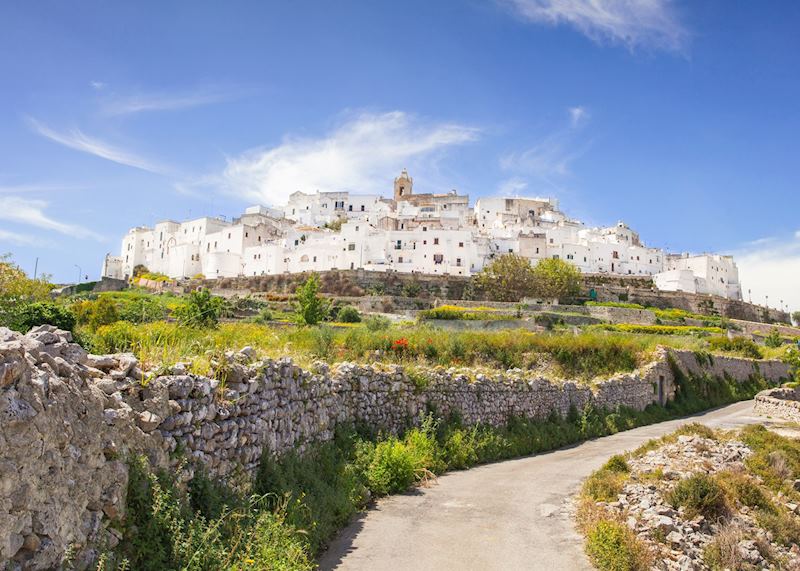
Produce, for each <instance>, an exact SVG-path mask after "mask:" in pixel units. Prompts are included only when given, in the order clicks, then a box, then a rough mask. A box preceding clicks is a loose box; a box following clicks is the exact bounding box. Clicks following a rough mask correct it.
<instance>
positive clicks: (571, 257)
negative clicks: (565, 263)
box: [567, 254, 575, 260]
mask: <svg viewBox="0 0 800 571" xmlns="http://www.w3.org/2000/svg"><path fill="white" fill-rule="evenodd" d="M567 259H568V260H574V259H575V257H574V256H573V255H572V254H567Z"/></svg>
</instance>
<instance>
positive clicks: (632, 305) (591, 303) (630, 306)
mask: <svg viewBox="0 0 800 571" xmlns="http://www.w3.org/2000/svg"><path fill="white" fill-rule="evenodd" d="M584 305H588V306H593V307H619V308H621V309H645V307H644V306H643V305H639V304H638V303H625V302H622V301H587V302H586V303H584Z"/></svg>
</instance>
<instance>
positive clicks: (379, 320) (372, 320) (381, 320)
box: [364, 315, 392, 331]
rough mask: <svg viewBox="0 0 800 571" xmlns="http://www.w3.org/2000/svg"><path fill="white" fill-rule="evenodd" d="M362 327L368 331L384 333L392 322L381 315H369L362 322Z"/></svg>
mask: <svg viewBox="0 0 800 571" xmlns="http://www.w3.org/2000/svg"><path fill="white" fill-rule="evenodd" d="M364 325H366V326H367V329H369V330H370V331H385V330H386V329H389V327H391V325H392V321H391V319H389V318H388V317H384V316H383V315H370V316H369V317H367V318H366V319H365V320H364Z"/></svg>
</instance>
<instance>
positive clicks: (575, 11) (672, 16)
mask: <svg viewBox="0 0 800 571" xmlns="http://www.w3.org/2000/svg"><path fill="white" fill-rule="evenodd" d="M499 1H500V2H501V3H502V4H504V5H506V6H508V7H509V8H510V9H511V10H512V11H513V12H514V13H515V14H516V15H517V16H518V17H520V18H522V19H523V20H525V21H529V22H534V23H538V24H547V25H552V26H556V25H560V24H567V25H570V26H572V27H574V28H576V29H578V30H579V31H580V32H581V33H583V34H584V35H586V36H588V37H589V38H591V39H592V40H594V41H596V42H605V41H610V42H616V43H620V44H624V45H626V46H627V47H629V48H631V49H633V48H636V47H642V46H647V47H656V48H660V49H664V50H670V51H677V52H680V51H683V50H684V49H685V47H686V44H687V42H688V37H689V34H688V33H687V31H686V29H685V28H684V27H683V25H682V24H681V22H680V20H679V18H678V15H677V13H676V10H675V8H674V2H673V0H499Z"/></svg>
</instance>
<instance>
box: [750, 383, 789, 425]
mask: <svg viewBox="0 0 800 571" xmlns="http://www.w3.org/2000/svg"><path fill="white" fill-rule="evenodd" d="M754 409H755V412H756V414H760V415H763V416H771V417H773V418H780V419H782V420H788V421H789V422H800V387H796V388H789V387H780V388H776V389H767V390H766V391H761V392H760V393H758V394H757V395H756V404H755V407H754Z"/></svg>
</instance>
